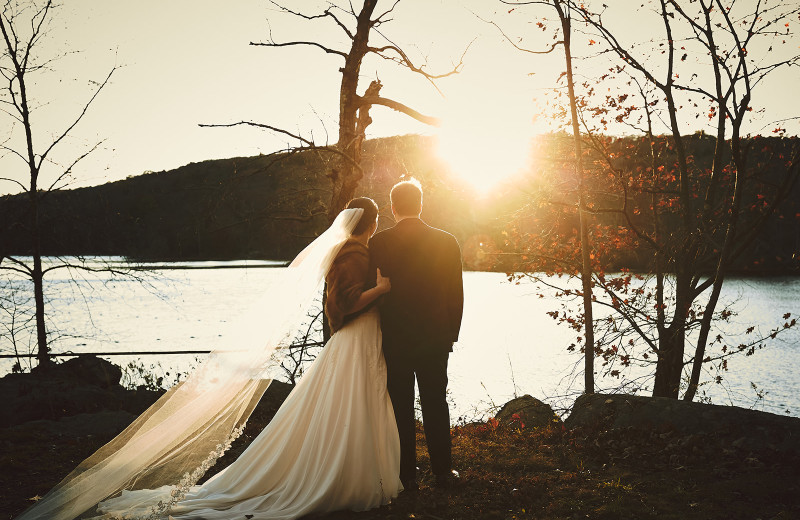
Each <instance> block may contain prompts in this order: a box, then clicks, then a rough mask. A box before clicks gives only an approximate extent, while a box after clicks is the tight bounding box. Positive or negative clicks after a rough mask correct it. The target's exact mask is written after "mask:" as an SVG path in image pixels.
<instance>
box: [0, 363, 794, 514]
mask: <svg viewBox="0 0 800 520" xmlns="http://www.w3.org/2000/svg"><path fill="white" fill-rule="evenodd" d="M117 371H118V369H117V368H116V367H114V366H113V365H111V364H109V363H106V362H103V361H101V360H96V359H94V358H84V359H76V360H73V361H71V362H67V363H64V364H63V365H61V366H60V367H58V368H57V369H56V371H55V372H51V373H48V374H44V373H34V374H24V375H20V374H11V375H9V376H6V377H5V378H3V379H0V400H2V402H3V408H2V413H0V468H2V471H0V519H5V518H9V519H10V518H13V517H14V516H16V515H18V514H19V513H20V512H22V511H23V510H24V509H25V508H26V507H28V506H29V505H30V504H31V503H32V500H34V499H35V498H36V497H37V496H39V495H42V494H44V493H45V492H46V491H47V490H48V489H50V488H51V487H52V486H53V485H55V484H56V483H57V482H58V481H59V480H60V479H61V478H63V476H64V475H66V474H67V473H69V472H70V471H71V470H72V469H73V468H74V467H75V466H76V465H77V464H78V463H79V462H80V461H81V460H83V459H84V458H86V457H87V456H89V455H91V453H93V452H94V451H95V450H96V449H97V448H98V447H100V446H102V445H103V444H104V443H105V442H107V441H108V440H110V439H111V438H113V437H114V436H115V435H116V433H117V432H119V431H120V430H122V429H123V428H124V427H125V426H126V425H127V424H128V423H129V422H130V421H131V420H132V419H133V418H134V417H135V416H136V415H137V414H138V413H140V412H141V410H142V409H144V408H145V407H146V406H147V405H148V404H149V403H150V402H152V401H153V400H155V399H156V398H157V397H158V395H159V394H158V392H152V391H148V390H145V389H139V390H125V389H123V388H121V387H119V385H118V381H119V377H118V375H117ZM289 390H290V387H288V385H280V384H273V385H272V386H271V387H270V390H269V391H268V393H267V394H266V395H265V397H264V399H262V402H261V403H260V405H259V406H258V407H257V408H256V411H255V413H254V414H253V416H252V417H251V419H250V421H249V422H248V426H247V428H246V430H245V433H244V434H243V435H242V437H241V438H240V439H239V440H238V441H237V442H236V444H235V445H234V446H233V447H232V448H231V450H230V451H229V452H228V454H226V456H225V457H224V458H223V459H220V461H219V462H218V464H217V465H216V466H215V467H214V468H212V470H211V472H210V473H213V472H214V471H218V470H219V469H220V468H222V467H225V466H226V465H227V464H228V463H229V461H230V460H233V459H234V458H235V457H236V456H238V454H239V453H241V451H242V450H243V449H244V447H245V446H246V445H247V444H248V443H249V441H250V440H252V438H253V437H254V436H255V435H257V434H258V432H259V431H260V430H261V429H262V428H263V427H264V425H265V424H266V423H267V422H269V420H270V419H271V417H272V415H273V414H274V412H275V410H277V407H278V406H279V405H280V402H282V400H283V399H284V398H285V396H286V395H287V394H288V392H289ZM418 436H419V442H418V445H419V452H418V459H419V465H420V469H421V489H420V492H419V494H418V495H417V496H416V497H412V496H404V495H401V498H400V499H399V500H397V501H396V502H395V503H393V504H391V505H389V506H386V507H383V508H380V509H377V510H374V511H367V512H364V513H357V514H356V513H352V512H340V513H336V514H333V515H327V516H325V517H324V518H326V519H345V518H356V519H400V518H418V519H425V518H427V519H445V518H452V519H479V518H480V519H484V518H497V519H505V518H509V519H511V518H554V519H577V518H608V519H612V518H613V519H618V518H631V519H633V518H636V519H639V518H674V519H707V518H720V519H722V518H725V519H728V518H742V519H757V518H761V519H765V520H766V519H790V518H800V479H799V478H798V477H800V443H798V438H799V437H800V419H797V418H791V417H782V416H776V415H773V414H768V413H763V412H754V411H751V410H743V409H740V408H733V407H722V406H712V405H704V404H698V403H684V402H681V401H675V400H670V399H654V398H646V397H632V396H624V395H615V396H610V395H593V396H583V397H581V398H580V399H578V401H577V402H576V403H575V406H574V408H573V410H572V412H571V414H570V416H569V418H568V420H567V421H566V422H565V423H562V422H561V420H560V419H559V418H558V417H556V416H555V415H554V414H553V413H552V410H550V409H549V407H548V406H547V405H545V404H543V403H541V402H540V401H538V400H536V399H534V398H532V397H530V396H523V397H521V398H519V399H515V400H514V401H511V402H510V403H508V404H507V405H506V406H505V407H504V408H503V409H502V410H501V411H500V412H499V413H498V414H497V418H496V419H490V420H489V421H488V422H486V423H476V424H466V425H461V426H457V427H455V428H453V458H454V465H455V466H456V468H457V469H458V470H459V471H460V473H461V478H460V480H459V482H458V483H457V484H456V485H455V486H454V487H453V488H452V489H450V490H449V491H447V492H442V491H438V490H435V489H433V488H432V487H431V486H430V484H431V482H430V475H429V471H428V461H427V454H426V453H425V448H424V436H423V435H422V432H421V430H420V431H419V432H418Z"/></svg>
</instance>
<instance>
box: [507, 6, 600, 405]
mask: <svg viewBox="0 0 800 520" xmlns="http://www.w3.org/2000/svg"><path fill="white" fill-rule="evenodd" d="M500 1H501V2H502V3H504V4H506V5H513V6H522V5H542V6H547V7H552V8H553V9H555V11H556V13H557V14H558V21H559V23H560V25H561V39H560V40H557V41H556V42H555V43H553V44H552V46H551V47H550V48H549V49H546V50H542V51H534V50H530V49H525V48H523V47H521V46H519V45H518V44H516V43H514V42H513V41H512V40H511V39H510V38H508V36H506V35H505V33H503V36H505V37H506V39H507V40H508V41H509V42H510V43H511V44H512V45H513V46H514V47H515V48H516V49H518V50H521V51H524V52H529V53H532V54H548V53H550V52H552V51H554V50H555V49H556V47H557V46H559V45H561V46H563V48H564V74H563V75H564V76H566V79H567V95H568V96H569V107H570V114H569V115H570V120H571V126H572V138H573V152H574V156H575V158H574V168H575V174H576V176H577V178H578V202H577V207H578V214H579V219H580V223H579V227H580V248H581V267H580V278H581V284H582V287H583V291H582V294H581V296H582V299H583V313H584V335H585V337H586V341H585V343H584V392H585V393H587V394H592V393H594V387H595V383H594V357H595V352H594V348H593V346H594V329H593V323H594V319H593V313H592V299H593V297H592V272H593V271H592V263H591V255H592V244H591V241H590V237H589V219H590V218H591V215H590V212H589V211H588V207H587V189H588V188H587V183H586V178H585V177H586V176H585V173H584V167H583V137H582V136H581V130H580V120H579V119H578V100H577V97H576V94H575V80H574V75H573V66H572V10H573V8H574V7H573V5H572V2H569V1H568V0H552V1H551V0H545V1H539V0H536V1H512V0H500ZM495 25H496V24H495ZM501 32H502V31H501Z"/></svg>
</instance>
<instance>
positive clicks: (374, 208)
mask: <svg viewBox="0 0 800 520" xmlns="http://www.w3.org/2000/svg"><path fill="white" fill-rule="evenodd" d="M353 208H361V209H363V210H364V213H362V215H361V220H359V221H358V224H356V227H355V229H353V235H360V234H361V233H363V232H364V231H366V230H368V229H369V227H370V226H371V225H372V224H374V223H375V221H376V220H377V219H378V205H377V204H375V201H374V200H372V199H371V198H369V197H358V198H355V199H353V200H351V201H350V202H348V203H347V209H353Z"/></svg>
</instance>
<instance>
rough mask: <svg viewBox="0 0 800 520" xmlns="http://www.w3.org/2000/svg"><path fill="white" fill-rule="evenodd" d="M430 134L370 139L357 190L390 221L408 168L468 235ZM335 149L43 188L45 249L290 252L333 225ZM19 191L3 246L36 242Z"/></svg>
mask: <svg viewBox="0 0 800 520" xmlns="http://www.w3.org/2000/svg"><path fill="white" fill-rule="evenodd" d="M430 146H431V143H430V141H429V139H426V138H423V137H419V136H406V137H398V138H388V139H377V140H371V141H368V142H367V143H366V146H365V148H366V149H365V153H364V156H365V163H364V170H365V172H367V174H366V176H365V178H364V180H363V181H362V183H361V186H360V189H359V193H358V194H359V195H368V196H371V197H373V198H374V199H375V200H376V201H378V202H379V204H380V205H381V209H382V212H381V216H382V218H381V226H382V227H387V226H389V225H391V223H392V220H391V213H390V211H389V208H388V191H389V189H390V188H391V186H392V185H393V184H394V183H395V182H397V180H398V179H399V178H400V177H401V175H403V174H406V173H409V174H413V175H415V176H416V177H418V178H420V179H422V180H423V182H425V184H426V208H425V218H426V220H428V222H429V223H431V224H432V225H435V226H441V227H444V228H446V229H448V230H451V231H453V232H454V233H457V234H458V235H459V236H460V237H462V238H464V237H466V236H467V235H468V234H469V233H470V229H471V222H472V216H471V215H470V213H469V210H468V208H467V205H466V203H465V200H464V197H465V196H467V195H468V194H467V193H466V192H465V191H464V186H463V185H459V184H458V183H455V184H451V183H449V182H448V181H446V180H445V179H444V178H442V177H441V176H439V175H438V172H437V170H439V169H440V168H441V165H440V164H439V163H438V162H437V161H436V160H435V159H431V158H430V157H429V156H430V151H431V150H430ZM331 159H332V156H326V155H324V154H318V153H312V152H304V153H298V154H294V155H282V156H277V157H276V156H255V157H239V158H233V159H222V160H209V161H204V162H198V163H191V164H188V165H186V166H183V167H180V168H177V169H175V170H170V171H162V172H154V173H152V172H151V173H145V174H142V175H138V176H134V177H129V178H127V179H125V180H122V181H116V182H111V183H107V184H104V185H100V186H94V187H89V188H79V189H74V190H61V191H54V192H50V193H47V194H44V195H43V197H42V206H41V222H42V229H43V236H42V247H43V254H45V255H73V254H81V255H121V256H127V257H131V258H135V259H152V260H188V259H241V258H266V259H288V258H291V257H292V256H294V254H296V253H297V252H299V251H300V250H301V249H302V248H303V247H304V246H305V245H306V244H308V242H309V241H310V240H311V239H312V238H313V237H315V236H316V235H317V234H319V233H320V232H321V231H322V230H324V229H325V228H326V227H327V225H328V221H327V204H328V201H329V200H330V193H331V192H330V180H329V179H328V178H327V177H326V172H327V171H328V170H329V166H328V165H327V164H326V161H330V160H331ZM27 208H28V202H27V199H26V198H25V197H24V196H22V195H17V196H5V197H2V198H0V222H2V223H3V224H2V227H3V232H2V237H1V238H0V253H5V254H19V255H22V254H28V253H29V252H30V251H31V243H32V242H31V237H30V232H29V229H30V228H29V226H28V224H27V222H28V220H29V217H28V215H29V210H28V209H27Z"/></svg>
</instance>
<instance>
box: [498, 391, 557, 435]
mask: <svg viewBox="0 0 800 520" xmlns="http://www.w3.org/2000/svg"><path fill="white" fill-rule="evenodd" d="M514 414H518V415H519V417H520V419H521V420H522V422H523V423H524V424H525V427H526V428H544V427H546V426H551V425H554V424H559V425H560V424H561V419H560V418H559V417H558V416H557V415H556V414H555V412H554V411H553V409H552V408H550V405H548V404H545V403H543V402H541V401H540V400H538V399H536V398H535V397H532V396H530V395H528V394H525V395H523V396H522V397H517V398H515V399H512V400H511V401H509V402H507V403H506V404H504V405H503V407H502V408H501V409H500V411H499V412H497V416H496V419H497V420H498V421H500V422H501V423H503V424H510V423H511V422H512V421H513V415H514Z"/></svg>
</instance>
